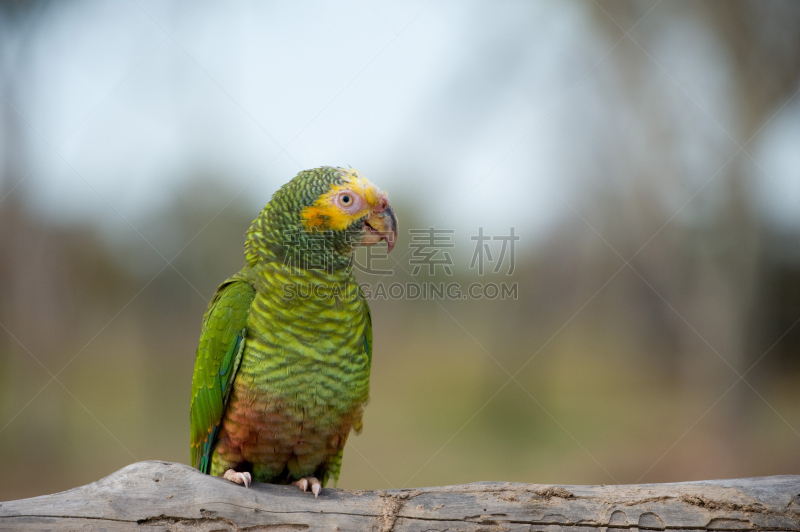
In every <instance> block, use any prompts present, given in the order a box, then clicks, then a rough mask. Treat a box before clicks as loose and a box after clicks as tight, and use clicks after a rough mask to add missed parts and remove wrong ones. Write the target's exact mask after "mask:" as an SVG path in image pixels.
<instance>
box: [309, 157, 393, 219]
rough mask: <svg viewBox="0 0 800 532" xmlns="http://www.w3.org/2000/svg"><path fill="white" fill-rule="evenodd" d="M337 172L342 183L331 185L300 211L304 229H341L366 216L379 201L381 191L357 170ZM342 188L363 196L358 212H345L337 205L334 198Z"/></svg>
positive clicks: (350, 169) (343, 169) (340, 170)
mask: <svg viewBox="0 0 800 532" xmlns="http://www.w3.org/2000/svg"><path fill="white" fill-rule="evenodd" d="M339 173H340V175H341V177H342V180H343V181H344V183H342V184H341V185H335V186H333V187H331V189H330V190H329V191H328V192H326V193H325V194H323V195H322V196H320V197H319V198H317V201H315V202H314V204H313V205H311V206H310V207H306V208H305V209H303V211H302V212H301V216H302V218H303V225H304V226H305V228H306V229H309V230H311V229H317V230H323V231H324V230H327V229H331V230H334V231H342V230H344V229H346V228H347V227H349V226H350V225H351V224H352V223H353V222H355V221H356V220H358V219H360V218H363V217H364V216H366V215H367V214H368V213H369V212H370V211H371V210H372V208H373V207H374V206H375V205H377V204H378V202H379V201H380V199H381V196H382V193H381V191H380V190H379V189H378V187H376V186H375V185H373V184H372V183H370V182H369V181H368V180H367V178H366V177H364V176H363V175H361V173H360V172H359V171H358V170H356V169H355V168H349V169H345V168H340V169H339ZM344 190H349V191H351V192H355V193H356V194H358V195H359V196H361V197H362V198H364V201H365V202H366V205H365V206H364V208H363V209H361V210H360V211H358V212H354V213H346V212H344V211H343V210H342V209H340V208H339V207H337V206H336V205H335V203H334V198H335V197H336V196H337V195H338V194H339V193H340V192H342V191H344Z"/></svg>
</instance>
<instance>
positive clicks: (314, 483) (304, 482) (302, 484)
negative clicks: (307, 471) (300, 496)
mask: <svg viewBox="0 0 800 532" xmlns="http://www.w3.org/2000/svg"><path fill="white" fill-rule="evenodd" d="M292 485H293V486H297V487H298V488H300V489H301V490H303V491H308V486H309V485H310V486H311V493H313V494H314V498H315V499H316V498H317V497H319V492H320V491H322V484H321V483H320V481H319V480H317V479H316V477H306V478H301V479H300V480H295V481H294V482H292Z"/></svg>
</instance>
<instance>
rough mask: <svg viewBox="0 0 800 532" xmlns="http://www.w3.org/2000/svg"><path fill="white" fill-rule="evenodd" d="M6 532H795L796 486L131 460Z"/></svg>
mask: <svg viewBox="0 0 800 532" xmlns="http://www.w3.org/2000/svg"><path fill="white" fill-rule="evenodd" d="M0 529H2V530H54V529H57V530H112V531H121V530H148V531H150V530H153V531H155V530H175V531H181V530H192V531H201V530H250V531H272V532H276V531H294V530H323V531H335V530H340V531H347V530H354V531H375V532H390V531H396V532H400V531H403V532H406V531H409V532H410V531H423V530H424V531H434V530H437V531H444V530H463V531H475V532H477V531H495V530H496V531H509V532H518V531H523V530H524V531H526V532H527V531H542V532H593V531H595V530H598V529H599V530H598V532H625V529H628V530H631V531H633V532H636V529H639V530H672V529H680V530H714V531H725V530H743V529H755V530H797V531H800V476H775V477H760V478H747V479H738V480H711V481H706V482H683V483H677V484H643V485H632V486H543V485H537V484H514V483H508V482H478V483H475V484H466V485H461V486H445V487H440V488H419V489H403V490H386V491H346V490H337V489H323V491H322V495H321V496H320V498H319V499H317V500H315V499H314V497H313V496H312V495H311V494H310V493H302V492H301V491H300V490H298V489H297V488H295V487H293V486H274V485H271V484H259V483H256V484H254V485H253V486H252V487H250V488H249V489H245V488H243V487H241V486H236V485H234V484H231V483H230V482H227V481H225V480H222V479H219V478H214V477H209V476H206V475H203V474H201V473H200V472H198V471H196V470H195V469H192V468H191V467H189V466H186V465H182V464H173V463H169V462H139V463H136V464H133V465H130V466H128V467H125V468H123V469H121V470H120V471H117V472H116V473H114V474H112V475H110V476H108V477H106V478H104V479H102V480H99V481H97V482H94V483H92V484H89V485H87V486H82V487H80V488H75V489H73V490H70V491H65V492H63V493H57V494H55V495H46V496H43V497H35V498H33V499H24V500H19V501H10V502H3V503H0Z"/></svg>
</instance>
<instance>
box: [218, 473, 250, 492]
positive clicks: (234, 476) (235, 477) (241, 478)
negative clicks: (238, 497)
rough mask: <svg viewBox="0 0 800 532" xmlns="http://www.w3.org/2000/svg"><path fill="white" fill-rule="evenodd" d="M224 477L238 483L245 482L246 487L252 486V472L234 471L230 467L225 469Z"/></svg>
mask: <svg viewBox="0 0 800 532" xmlns="http://www.w3.org/2000/svg"><path fill="white" fill-rule="evenodd" d="M223 478H225V479H226V480H230V481H231V482H234V483H236V484H244V487H245V488H249V487H250V483H251V482H252V477H250V473H247V472H244V473H239V472H238V471H234V470H233V469H228V470H227V471H225V474H224V475H223Z"/></svg>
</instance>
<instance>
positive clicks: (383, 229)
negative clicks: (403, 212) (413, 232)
mask: <svg viewBox="0 0 800 532" xmlns="http://www.w3.org/2000/svg"><path fill="white" fill-rule="evenodd" d="M381 240H385V241H386V246H387V247H388V252H389V253H391V251H392V249H393V248H394V245H395V244H396V243H397V216H395V215H394V211H393V210H392V208H391V207H390V206H389V203H388V202H386V201H385V200H384V201H383V202H381V203H380V204H379V205H378V206H377V207H375V209H374V210H373V211H372V214H370V215H369V217H368V218H367V219H366V220H365V221H364V238H363V239H362V240H361V245H362V246H372V245H374V244H377V243H378V242H380V241H381Z"/></svg>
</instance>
